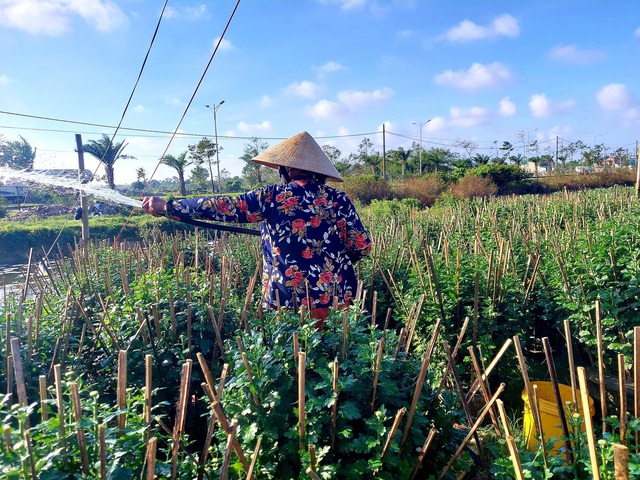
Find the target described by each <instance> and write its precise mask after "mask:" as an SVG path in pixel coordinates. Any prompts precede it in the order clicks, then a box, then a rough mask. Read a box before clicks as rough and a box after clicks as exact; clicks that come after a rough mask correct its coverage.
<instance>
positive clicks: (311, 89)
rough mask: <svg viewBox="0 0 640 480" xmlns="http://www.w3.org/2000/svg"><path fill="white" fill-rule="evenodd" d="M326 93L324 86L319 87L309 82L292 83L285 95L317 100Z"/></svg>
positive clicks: (286, 89)
mask: <svg viewBox="0 0 640 480" xmlns="http://www.w3.org/2000/svg"><path fill="white" fill-rule="evenodd" d="M323 91H324V88H323V87H322V85H319V84H317V83H314V82H310V81H308V80H303V81H302V82H295V83H290V84H289V85H287V87H286V88H285V93H287V94H288V95H294V96H296V97H303V98H316V97H317V96H318V95H320V94H321V93H322V92H323Z"/></svg>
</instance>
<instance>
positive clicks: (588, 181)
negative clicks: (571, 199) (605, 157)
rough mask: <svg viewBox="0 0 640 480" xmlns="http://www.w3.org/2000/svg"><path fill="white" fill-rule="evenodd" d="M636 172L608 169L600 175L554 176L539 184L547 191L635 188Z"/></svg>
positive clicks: (545, 178)
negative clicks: (616, 187) (620, 186)
mask: <svg viewBox="0 0 640 480" xmlns="http://www.w3.org/2000/svg"><path fill="white" fill-rule="evenodd" d="M635 179H636V172H635V171H634V170H622V169H608V170H605V171H604V172H600V173H591V174H582V175H580V174H571V175H552V176H548V177H544V178H540V179H539V183H540V184H541V185H543V186H544V188H545V190H547V191H560V190H563V189H565V188H566V189H567V190H569V191H575V190H585V189H588V188H602V187H612V186H614V185H623V186H633V185H634V184H635Z"/></svg>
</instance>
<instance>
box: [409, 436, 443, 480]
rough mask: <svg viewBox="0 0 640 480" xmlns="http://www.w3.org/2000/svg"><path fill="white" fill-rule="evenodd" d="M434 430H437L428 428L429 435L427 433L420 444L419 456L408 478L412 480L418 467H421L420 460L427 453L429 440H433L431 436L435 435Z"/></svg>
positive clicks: (418, 469) (429, 444)
mask: <svg viewBox="0 0 640 480" xmlns="http://www.w3.org/2000/svg"><path fill="white" fill-rule="evenodd" d="M436 432H437V430H436V429H435V428H432V429H431V430H429V435H427V439H426V440H425V441H424V445H423V446H422V451H421V452H420V456H419V457H418V462H417V463H416V466H415V467H414V468H413V473H412V474H411V478H410V480H413V479H414V478H416V475H417V474H418V472H419V471H420V468H421V467H422V461H423V460H424V457H425V456H426V455H427V452H428V451H429V447H430V446H431V442H432V441H433V438H434V437H435V436H436Z"/></svg>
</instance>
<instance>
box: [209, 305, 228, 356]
mask: <svg viewBox="0 0 640 480" xmlns="http://www.w3.org/2000/svg"><path fill="white" fill-rule="evenodd" d="M207 313H208V314H209V319H210V320H211V325H212V326H213V331H214V332H215V334H216V345H218V348H219V349H220V355H223V356H224V345H223V344H222V335H220V329H219V328H218V324H217V323H216V319H215V317H214V316H213V310H212V309H211V307H208V308H207Z"/></svg>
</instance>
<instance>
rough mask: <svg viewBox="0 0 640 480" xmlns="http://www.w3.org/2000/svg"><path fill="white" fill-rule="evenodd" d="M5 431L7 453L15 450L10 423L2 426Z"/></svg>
mask: <svg viewBox="0 0 640 480" xmlns="http://www.w3.org/2000/svg"><path fill="white" fill-rule="evenodd" d="M2 432H3V433H4V448H5V451H6V452H7V453H12V452H13V441H12V440H11V427H10V426H9V425H3V426H2Z"/></svg>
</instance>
